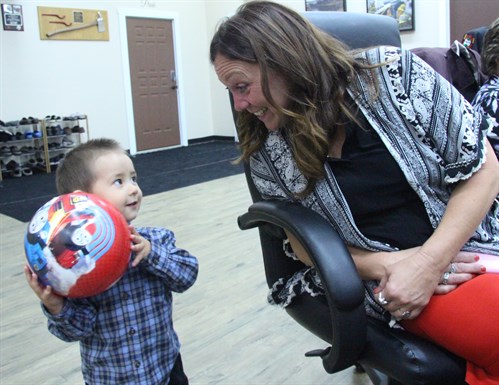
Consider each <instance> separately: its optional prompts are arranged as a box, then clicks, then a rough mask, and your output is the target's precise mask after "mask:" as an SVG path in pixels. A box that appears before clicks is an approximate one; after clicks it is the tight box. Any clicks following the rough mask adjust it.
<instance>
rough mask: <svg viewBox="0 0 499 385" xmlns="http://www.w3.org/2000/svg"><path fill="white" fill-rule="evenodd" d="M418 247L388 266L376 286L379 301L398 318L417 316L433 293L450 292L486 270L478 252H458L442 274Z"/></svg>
mask: <svg viewBox="0 0 499 385" xmlns="http://www.w3.org/2000/svg"><path fill="white" fill-rule="evenodd" d="M411 250H414V249H411ZM416 250H417V251H415V252H414V253H413V255H411V256H408V257H407V258H404V259H402V260H397V261H396V262H394V263H393V264H390V265H388V266H386V269H385V270H386V274H385V276H384V277H383V278H382V279H381V281H380V283H379V286H378V290H376V292H377V293H379V294H378V301H379V302H380V303H381V304H382V305H383V306H384V308H385V309H386V310H388V311H389V312H390V313H391V314H392V315H393V316H394V317H395V318H397V319H402V318H406V319H407V318H416V317H417V316H418V315H419V314H420V313H421V311H422V310H423V309H424V307H425V306H426V305H427V304H428V302H429V300H430V298H431V296H432V295H433V294H446V293H449V292H451V291H452V290H454V289H456V288H457V286H458V285H460V284H462V283H464V282H467V281H469V280H470V279H472V278H473V277H475V276H476V275H477V274H482V273H484V272H485V269H484V266H483V265H481V264H480V263H479V262H478V261H479V258H478V257H477V256H476V254H475V253H470V252H459V253H458V254H457V255H456V257H455V258H454V259H453V260H452V262H451V263H450V264H449V267H448V269H447V270H446V271H445V272H444V273H443V274H441V273H440V272H439V271H438V270H437V269H435V267H434V265H433V264H432V262H431V261H432V258H429V256H427V255H425V254H424V253H423V252H422V251H421V249H420V248H418V249H416Z"/></svg>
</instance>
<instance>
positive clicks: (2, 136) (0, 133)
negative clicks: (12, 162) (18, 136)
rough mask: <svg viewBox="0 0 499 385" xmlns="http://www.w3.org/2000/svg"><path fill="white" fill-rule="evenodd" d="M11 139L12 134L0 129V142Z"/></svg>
mask: <svg viewBox="0 0 499 385" xmlns="http://www.w3.org/2000/svg"><path fill="white" fill-rule="evenodd" d="M13 137H14V135H13V134H12V132H10V131H7V130H4V129H0V142H8V141H10V140H12V139H13Z"/></svg>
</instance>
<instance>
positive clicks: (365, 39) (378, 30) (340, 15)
mask: <svg viewBox="0 0 499 385" xmlns="http://www.w3.org/2000/svg"><path fill="white" fill-rule="evenodd" d="M303 15H304V16H305V17H306V18H307V19H308V20H309V21H310V22H311V23H312V24H314V25H315V26H316V27H318V28H320V29H322V30H323V31H324V32H327V33H328V34H330V35H331V36H334V37H335V38H337V39H338V40H340V41H342V42H343V43H344V44H346V45H347V46H348V47H350V48H351V49H356V48H367V47H371V46H376V45H391V46H395V47H400V46H401V41H400V32H399V26H398V23H397V21H396V20H395V19H394V18H393V17H389V16H384V15H375V14H371V13H354V12H322V11H316V12H315V11H314V12H304V13H303Z"/></svg>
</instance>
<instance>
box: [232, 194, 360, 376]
mask: <svg viewBox="0 0 499 385" xmlns="http://www.w3.org/2000/svg"><path fill="white" fill-rule="evenodd" d="M268 223H270V224H273V225H276V226H279V227H282V228H283V229H286V230H287V231H288V232H290V233H291V234H293V235H294V236H295V237H296V238H297V240H298V241H299V242H300V243H301V245H302V246H303V247H304V249H305V250H306V251H307V253H308V255H309V256H310V258H311V259H312V261H313V263H314V265H315V267H316V269H317V272H318V274H319V277H320V278H321V281H322V283H323V286H324V290H325V293H326V299H327V302H328V305H329V310H330V313H331V322H332V331H333V335H332V336H331V339H330V342H331V348H330V349H326V350H325V351H324V353H323V354H322V359H323V365H324V368H325V370H326V371H327V372H328V373H334V372H337V371H339V370H342V369H345V368H347V367H349V366H351V365H353V364H354V363H355V362H356V361H357V359H358V357H359V355H360V353H361V352H362V350H363V349H364V345H365V341H366V333H367V332H366V330H367V329H366V328H367V317H366V314H365V309H364V287H363V284H362V281H361V279H360V277H359V275H358V273H357V270H356V268H355V265H354V263H353V260H352V257H351V255H350V253H349V252H348V249H347V248H346V246H345V244H344V243H343V241H342V240H341V238H340V237H339V236H338V234H337V233H336V231H335V230H334V228H333V227H332V226H331V225H330V224H329V223H328V222H327V221H326V220H325V219H324V218H322V217H321V216H320V215H319V214H317V213H315V212H314V211H313V210H310V209H307V208H305V207H303V206H302V205H300V204H298V203H290V202H283V201H260V202H256V203H254V204H252V205H251V206H250V207H249V209H248V212H247V213H245V214H243V215H241V216H240V217H239V218H238V224H239V227H240V228H241V229H242V230H246V229H250V228H254V227H257V226H262V225H264V224H268Z"/></svg>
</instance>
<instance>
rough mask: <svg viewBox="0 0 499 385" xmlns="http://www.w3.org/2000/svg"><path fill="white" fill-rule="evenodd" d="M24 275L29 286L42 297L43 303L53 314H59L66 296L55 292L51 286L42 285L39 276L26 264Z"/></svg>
mask: <svg viewBox="0 0 499 385" xmlns="http://www.w3.org/2000/svg"><path fill="white" fill-rule="evenodd" d="M24 275H25V277H26V281H28V284H29V286H30V287H31V289H32V290H33V291H34V292H35V294H36V295H37V296H38V298H40V301H42V303H43V305H44V306H45V307H46V308H47V310H48V311H49V312H50V313H51V314H59V313H60V312H61V311H62V308H63V306H64V297H61V296H60V295H57V294H55V293H54V292H53V291H52V288H51V287H50V286H45V287H44V286H42V285H40V282H38V277H37V276H36V274H35V273H33V272H32V271H31V270H30V268H29V267H28V265H24Z"/></svg>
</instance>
